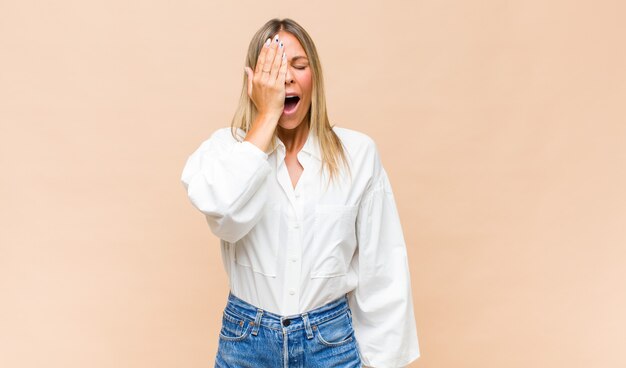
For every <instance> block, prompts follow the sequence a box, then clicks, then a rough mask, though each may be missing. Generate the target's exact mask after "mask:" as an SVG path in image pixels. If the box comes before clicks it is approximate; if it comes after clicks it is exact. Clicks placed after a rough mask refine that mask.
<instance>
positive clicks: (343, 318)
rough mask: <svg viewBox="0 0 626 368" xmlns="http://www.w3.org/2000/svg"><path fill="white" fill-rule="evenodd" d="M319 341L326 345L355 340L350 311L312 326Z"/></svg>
mask: <svg viewBox="0 0 626 368" xmlns="http://www.w3.org/2000/svg"><path fill="white" fill-rule="evenodd" d="M312 328H313V330H314V331H315V335H316V337H317V341H318V342H320V343H321V344H322V345H324V346H331V347H333V346H342V345H345V344H348V343H350V342H352V341H353V340H354V329H353V328H352V324H351V323H350V316H349V314H348V312H347V311H346V312H344V313H341V314H339V315H338V316H336V317H333V318H331V319H329V320H326V321H324V322H322V323H319V324H315V325H313V326H312Z"/></svg>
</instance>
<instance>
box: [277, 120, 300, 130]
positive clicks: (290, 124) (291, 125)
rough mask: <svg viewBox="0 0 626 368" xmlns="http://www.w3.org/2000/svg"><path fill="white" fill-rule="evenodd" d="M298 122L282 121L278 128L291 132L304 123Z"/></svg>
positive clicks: (279, 122)
mask: <svg viewBox="0 0 626 368" xmlns="http://www.w3.org/2000/svg"><path fill="white" fill-rule="evenodd" d="M297 121H298V120H296V119H289V120H287V121H283V120H282V119H281V120H279V121H278V126H280V127H281V128H283V129H287V130H291V129H295V128H297V127H298V126H300V124H301V123H302V121H300V122H297Z"/></svg>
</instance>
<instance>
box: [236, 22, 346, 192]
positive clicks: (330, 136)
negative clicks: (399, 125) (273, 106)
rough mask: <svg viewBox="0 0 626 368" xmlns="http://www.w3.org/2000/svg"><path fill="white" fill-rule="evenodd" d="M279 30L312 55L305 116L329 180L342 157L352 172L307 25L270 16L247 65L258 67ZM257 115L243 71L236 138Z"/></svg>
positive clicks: (255, 40) (251, 47)
mask: <svg viewBox="0 0 626 368" xmlns="http://www.w3.org/2000/svg"><path fill="white" fill-rule="evenodd" d="M279 31H285V32H289V33H291V34H292V35H293V36H294V37H295V38H297V39H298V41H299V42H300V44H301V45H302V47H303V48H304V51H305V52H306V55H307V57H308V59H309V67H310V68H311V75H312V82H313V84H312V90H311V94H312V96H311V106H310V108H309V111H308V112H307V114H306V116H305V118H304V119H305V122H306V120H308V123H309V129H311V131H310V132H309V134H311V133H314V134H316V135H317V137H318V141H319V145H320V147H319V148H320V152H321V156H322V170H324V168H325V167H326V168H327V170H328V171H329V174H330V175H329V182H330V181H332V180H333V179H334V178H336V177H337V176H338V175H339V171H340V167H339V161H340V160H341V161H342V163H343V164H344V165H345V167H346V168H347V169H348V172H350V166H349V164H348V160H347V158H346V153H345V150H344V148H343V144H342V142H341V140H340V139H339V137H338V136H337V134H335V132H334V131H333V130H332V127H331V125H330V121H329V120H328V113H327V110H326V95H325V93H324V78H323V75H322V65H321V62H320V59H319V56H318V55H317V50H316V48H315V44H314V43H313V40H312V39H311V37H310V36H309V34H308V33H307V32H306V31H305V30H304V28H302V26H300V25H299V24H298V23H296V22H295V21H294V20H292V19H289V18H284V19H278V18H274V19H271V20H269V21H268V22H267V23H265V24H264V25H263V26H262V27H261V28H260V29H259V30H258V31H257V32H256V33H255V34H254V36H253V37H252V40H250V45H249V46H248V55H247V57H246V66H248V67H250V68H251V69H252V70H255V67H256V63H257V58H258V56H259V53H260V52H261V47H262V46H263V44H264V43H265V40H267V39H268V38H272V37H273V36H274V35H275V34H277V33H278V32H279ZM256 115H257V109H256V106H255V105H254V102H252V100H251V99H250V97H249V96H248V76H247V74H246V73H244V77H243V84H242V88H241V96H240V97H239V103H238V105H237V109H236V111H235V115H234V117H233V120H232V123H231V133H232V134H233V137H235V139H237V140H239V139H238V137H237V134H236V131H237V129H241V130H243V131H244V132H246V133H247V132H248V131H249V130H250V128H251V127H252V122H253V121H254V119H255V118H256ZM276 132H277V129H276V130H274V135H273V137H272V143H271V144H272V149H274V148H275V145H274V142H275V141H274V139H275V137H276V136H277V133H276ZM350 176H351V174H350Z"/></svg>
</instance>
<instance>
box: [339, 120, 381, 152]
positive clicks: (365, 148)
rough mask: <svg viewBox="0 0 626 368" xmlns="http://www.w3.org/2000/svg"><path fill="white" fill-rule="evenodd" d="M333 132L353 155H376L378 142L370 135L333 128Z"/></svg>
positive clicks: (352, 130)
mask: <svg viewBox="0 0 626 368" xmlns="http://www.w3.org/2000/svg"><path fill="white" fill-rule="evenodd" d="M333 131H334V132H335V134H337V136H338V137H339V139H341V141H342V142H343V144H344V146H345V147H346V149H347V150H348V151H349V152H350V153H351V154H366V155H367V154H370V155H371V154H375V153H376V142H374V139H373V138H372V137H370V136H369V135H367V134H365V133H363V132H360V131H358V130H354V129H348V128H343V127H338V126H333Z"/></svg>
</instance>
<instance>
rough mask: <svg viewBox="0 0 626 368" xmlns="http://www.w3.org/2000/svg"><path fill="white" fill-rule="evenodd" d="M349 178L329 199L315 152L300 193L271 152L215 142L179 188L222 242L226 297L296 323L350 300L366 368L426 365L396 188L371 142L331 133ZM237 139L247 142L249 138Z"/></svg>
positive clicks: (307, 156)
mask: <svg viewBox="0 0 626 368" xmlns="http://www.w3.org/2000/svg"><path fill="white" fill-rule="evenodd" d="M333 130H334V132H335V133H336V134H337V135H338V136H339V138H340V139H341V141H342V142H343V144H344V147H345V148H344V150H345V151H346V154H347V157H348V161H349V163H350V167H351V173H352V177H350V175H349V174H347V173H344V172H342V175H340V177H339V178H336V179H340V180H337V181H333V182H332V183H331V184H330V185H329V186H328V187H326V185H327V181H328V174H327V172H326V170H325V171H324V173H323V174H322V173H321V172H320V168H321V163H322V157H321V151H320V148H319V146H318V140H317V137H316V136H315V134H314V132H313V131H310V132H309V135H308V137H307V140H306V143H305V144H304V146H303V147H302V149H301V150H300V152H298V161H299V162H300V163H301V164H302V166H303V167H304V171H303V172H302V175H301V177H300V178H299V180H298V182H297V184H296V186H295V188H294V187H293V185H292V182H291V179H290V176H289V173H288V171H287V166H286V164H285V162H284V158H285V146H284V144H283V143H282V142H281V141H280V139H278V138H276V144H277V147H276V149H275V150H274V151H271V152H263V150H261V149H260V148H258V147H257V146H255V145H254V144H252V143H250V142H248V141H243V142H238V141H237V140H235V138H234V137H233V136H232V135H231V129H230V127H225V128H221V129H218V130H216V131H215V132H214V133H213V134H212V135H211V136H210V137H209V138H208V139H207V140H205V141H204V142H203V143H202V144H201V145H200V147H199V148H198V149H197V150H196V151H195V152H193V153H192V154H191V156H190V157H189V158H188V160H187V162H186V164H185V167H184V169H183V172H182V177H181V181H182V183H183V185H184V186H185V188H186V190H187V194H188V196H189V199H190V200H191V203H192V204H193V205H194V206H195V207H196V208H197V209H198V210H200V211H201V212H202V213H203V214H204V215H205V216H206V220H207V222H208V224H209V227H210V229H211V231H212V232H213V234H215V235H216V236H217V237H219V238H220V247H221V255H222V261H223V263H224V268H225V270H226V272H227V274H228V278H229V283H230V291H231V292H232V293H233V294H234V295H236V296H237V297H239V298H241V299H243V300H245V301H247V302H249V303H250V304H253V305H255V306H257V307H259V308H262V309H264V310H267V311H270V312H273V313H276V314H279V315H283V316H289V315H294V314H300V313H303V312H305V311H309V310H311V309H314V308H317V307H320V306H322V305H324V304H326V303H328V302H330V301H332V300H335V299H337V298H339V297H341V296H342V295H344V294H346V293H348V302H349V306H350V309H351V311H352V318H353V327H354V333H355V337H356V340H357V344H358V346H359V351H360V353H361V358H362V361H363V364H365V365H366V366H370V367H376V368H397V367H404V366H406V365H407V364H409V363H410V362H412V361H413V360H415V359H417V358H418V357H419V355H420V352H419V346H418V340H417V330H416V324H415V317H414V313H413V299H412V293H411V278H410V274H409V264H408V260H407V251H406V245H405V241H404V236H403V232H402V227H401V224H400V219H399V216H398V211H397V208H396V204H395V200H394V196H393V193H392V190H391V184H390V182H389V179H388V177H387V173H386V172H385V170H384V168H383V166H382V163H381V160H380V156H379V153H378V150H377V147H376V144H375V142H374V141H373V140H372V139H371V138H370V137H369V136H367V135H366V134H364V133H361V132H357V131H355V130H351V129H346V128H339V127H334V128H333ZM238 134H239V135H240V136H241V137H242V138H243V137H245V132H244V131H243V130H241V129H239V130H238Z"/></svg>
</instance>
